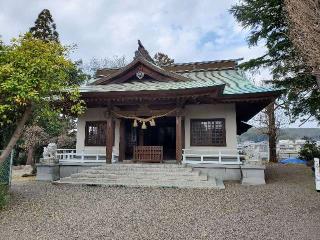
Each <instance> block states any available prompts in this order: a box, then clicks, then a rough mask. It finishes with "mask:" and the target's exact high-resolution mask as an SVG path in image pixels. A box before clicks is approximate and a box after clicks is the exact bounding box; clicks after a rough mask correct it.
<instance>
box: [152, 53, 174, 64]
mask: <svg viewBox="0 0 320 240" xmlns="http://www.w3.org/2000/svg"><path fill="white" fill-rule="evenodd" d="M154 60H155V62H156V64H157V65H159V66H166V65H170V64H172V63H174V59H172V58H170V57H169V56H168V55H167V54H164V53H161V52H158V53H156V54H155V55H154Z"/></svg>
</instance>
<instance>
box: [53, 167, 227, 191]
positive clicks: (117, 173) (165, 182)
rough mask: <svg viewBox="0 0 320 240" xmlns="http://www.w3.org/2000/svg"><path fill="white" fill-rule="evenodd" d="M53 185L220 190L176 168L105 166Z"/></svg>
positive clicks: (201, 177)
mask: <svg viewBox="0 0 320 240" xmlns="http://www.w3.org/2000/svg"><path fill="white" fill-rule="evenodd" d="M56 183H61V184H62V183H68V184H82V185H104V186H127V187H172V188H174V187H176V188H217V189H224V185H223V182H222V180H217V179H216V178H213V177H208V176H207V175H206V174H202V173H200V172H199V171H195V170H193V169H192V168H191V167H188V166H183V165H177V164H155V163H152V164H146V163H144V164H137V163H135V164H108V165H103V166H99V167H93V168H90V169H88V170H85V171H82V172H80V173H75V174H72V175H71V176H70V177H65V178H61V179H60V180H59V181H56Z"/></svg>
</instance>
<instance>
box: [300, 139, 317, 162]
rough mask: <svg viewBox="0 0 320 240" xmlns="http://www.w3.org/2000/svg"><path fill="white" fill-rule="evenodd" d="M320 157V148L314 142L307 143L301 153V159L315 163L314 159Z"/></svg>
mask: <svg viewBox="0 0 320 240" xmlns="http://www.w3.org/2000/svg"><path fill="white" fill-rule="evenodd" d="M319 157H320V147H318V146H317V144H316V143H315V142H314V141H307V142H306V144H305V145H304V146H303V147H302V148H301V149H300V151H299V158H300V159H304V160H306V161H308V162H309V164H312V163H313V159H314V158H319Z"/></svg>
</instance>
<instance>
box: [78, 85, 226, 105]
mask: <svg viewBox="0 0 320 240" xmlns="http://www.w3.org/2000/svg"><path fill="white" fill-rule="evenodd" d="M224 87H225V85H216V86H212V87H201V88H188V89H170V90H142V91H126V92H119V91H111V92H82V93H81V97H82V99H84V100H85V101H90V99H91V100H94V99H96V100H97V99H101V100H116V101H129V102H130V101H131V100H132V99H178V98H188V97H199V96H209V97H214V98H219V97H221V95H222V94H223V90H224Z"/></svg>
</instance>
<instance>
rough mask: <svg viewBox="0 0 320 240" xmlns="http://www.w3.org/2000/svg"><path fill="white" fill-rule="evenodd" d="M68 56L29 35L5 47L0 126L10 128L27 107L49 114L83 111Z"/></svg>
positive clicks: (61, 48)
mask: <svg viewBox="0 0 320 240" xmlns="http://www.w3.org/2000/svg"><path fill="white" fill-rule="evenodd" d="M68 53H69V48H67V47H64V46H61V45H60V44H59V43H57V42H54V41H50V42H45V41H42V40H39V39H35V38H34V37H32V36H31V34H26V35H24V36H21V37H19V38H18V39H13V40H12V44H11V45H9V46H4V51H2V52H1V54H0V125H1V126H5V125H8V124H12V123H13V122H14V121H15V120H16V119H18V118H19V117H20V116H21V114H22V113H23V111H24V109H25V108H26V107H27V106H32V107H33V108H34V112H37V111H38V112H39V111H41V112H43V113H48V114H49V113H51V114H59V113H61V112H63V111H67V110H69V109H70V110H71V112H73V113H79V112H81V111H83V102H81V101H79V97H80V93H79V91H78V86H77V85H75V84H74V82H75V81H74V79H75V78H77V76H74V75H73V76H71V75H70V72H77V71H78V70H76V68H77V66H76V65H75V64H74V63H73V62H72V61H71V60H69V59H68V58H67V56H68ZM78 75H80V76H79V78H82V76H81V74H78ZM58 101H59V102H60V104H57V102H58ZM66 103H67V104H66Z"/></svg>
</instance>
